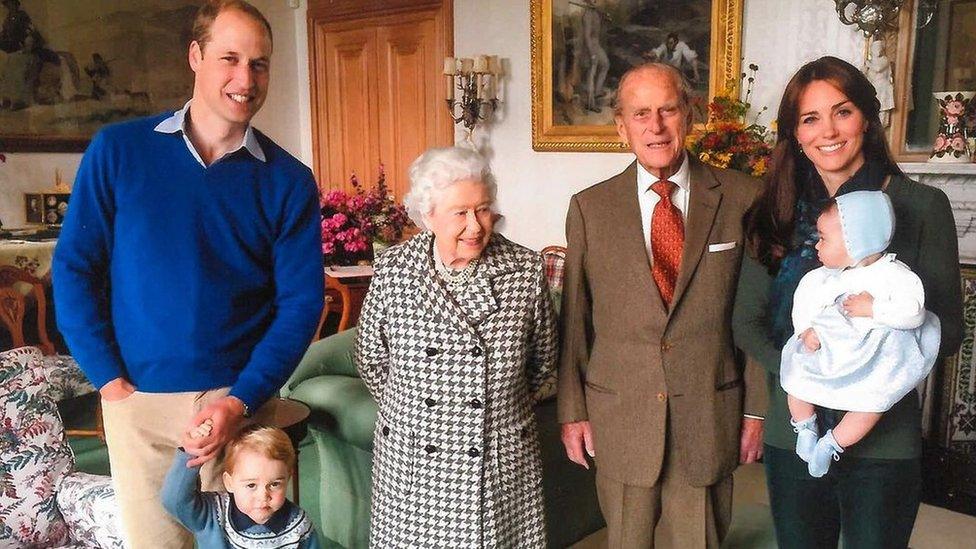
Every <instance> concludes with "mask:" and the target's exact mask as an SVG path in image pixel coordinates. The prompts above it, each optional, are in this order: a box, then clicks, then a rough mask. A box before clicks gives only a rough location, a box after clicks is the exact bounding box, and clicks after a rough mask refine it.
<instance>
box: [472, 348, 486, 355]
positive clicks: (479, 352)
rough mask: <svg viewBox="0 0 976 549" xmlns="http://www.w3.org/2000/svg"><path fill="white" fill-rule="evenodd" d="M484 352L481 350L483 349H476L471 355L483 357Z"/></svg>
mask: <svg viewBox="0 0 976 549" xmlns="http://www.w3.org/2000/svg"><path fill="white" fill-rule="evenodd" d="M483 352H484V351H482V350H481V347H475V348H474V349H471V354H473V355H474V356H481V355H482V353H483Z"/></svg>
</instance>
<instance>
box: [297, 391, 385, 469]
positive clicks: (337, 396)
mask: <svg viewBox="0 0 976 549" xmlns="http://www.w3.org/2000/svg"><path fill="white" fill-rule="evenodd" d="M288 397H289V398H292V399H295V400H300V401H302V402H304V403H305V404H307V405H308V407H309V408H311V409H312V414H311V416H310V418H309V424H310V425H311V426H313V428H315V429H320V430H328V431H329V432H330V433H332V435H333V436H335V437H336V438H338V439H339V440H342V441H343V442H346V443H348V444H352V445H353V446H356V447H357V448H360V449H362V450H365V451H367V452H372V451H373V427H374V426H375V425H376V415H377V406H376V401H374V400H373V397H372V396H370V394H369V391H367V390H366V384H365V383H363V380H361V379H359V378H358V377H349V376H342V375H323V376H318V377H313V378H311V379H307V380H305V381H303V382H302V383H300V384H298V385H297V386H295V387H294V389H292V391H291V392H290V393H289V394H288Z"/></svg>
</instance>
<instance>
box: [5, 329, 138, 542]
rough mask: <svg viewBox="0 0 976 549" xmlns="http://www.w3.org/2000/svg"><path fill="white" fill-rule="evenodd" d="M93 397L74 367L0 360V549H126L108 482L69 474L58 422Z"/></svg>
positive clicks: (13, 354)
mask: <svg viewBox="0 0 976 549" xmlns="http://www.w3.org/2000/svg"><path fill="white" fill-rule="evenodd" d="M91 391H94V387H92V386H91V385H90V384H89V383H88V382H87V380H85V378H84V376H83V375H82V373H81V372H80V371H79V370H78V369H77V367H76V366H75V365H74V363H73V362H70V361H65V362H58V361H50V360H49V361H45V360H43V355H42V354H41V351H40V349H37V348H36V347H20V348H17V349H12V350H9V351H4V352H2V353H0V547H5V548H6V547H11V548H19V547H102V548H115V547H119V548H121V547H123V545H122V540H121V537H120V535H119V528H118V526H117V522H116V516H117V514H118V513H117V511H116V503H115V494H114V491H113V490H112V484H111V478H110V477H106V476H100V475H89V474H87V473H80V472H75V471H74V465H75V463H74V455H73V454H72V452H71V448H70V447H69V446H68V442H67V439H66V438H65V434H64V427H63V425H62V423H61V417H60V416H59V415H58V408H57V402H58V401H59V400H62V399H65V398H69V397H72V396H76V395H80V394H85V393H88V392H91Z"/></svg>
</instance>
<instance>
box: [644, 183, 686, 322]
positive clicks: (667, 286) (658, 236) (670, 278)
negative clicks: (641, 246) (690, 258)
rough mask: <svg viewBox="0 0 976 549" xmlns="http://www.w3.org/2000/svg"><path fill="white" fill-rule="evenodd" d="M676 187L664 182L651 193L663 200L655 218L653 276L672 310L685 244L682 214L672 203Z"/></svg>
mask: <svg viewBox="0 0 976 549" xmlns="http://www.w3.org/2000/svg"><path fill="white" fill-rule="evenodd" d="M675 187H677V185H675V184H674V183H672V182H670V181H667V180H663V179H662V180H661V181H658V182H657V183H654V184H653V185H651V190H652V191H654V192H656V193H657V194H658V195H659V196H660V197H661V200H658V202H657V204H656V205H655V206H654V213H653V214H652V215H651V255H652V256H653V258H654V264H653V266H652V267H651V275H652V276H653V277H654V282H656V283H657V289H658V291H660V292H661V299H663V300H664V305H665V306H666V307H670V306H671V299H672V298H673V297H674V283H675V281H676V280H677V279H678V269H680V268H681V250H682V248H683V247H684V240H685V225H684V222H683V221H682V220H681V211H680V210H678V207H677V206H675V205H674V202H671V193H673V192H674V189H675Z"/></svg>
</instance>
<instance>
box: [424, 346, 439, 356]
mask: <svg viewBox="0 0 976 549" xmlns="http://www.w3.org/2000/svg"><path fill="white" fill-rule="evenodd" d="M424 352H425V353H427V356H437V353H439V352H440V351H438V350H437V349H435V348H433V347H427V348H426V349H424Z"/></svg>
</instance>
